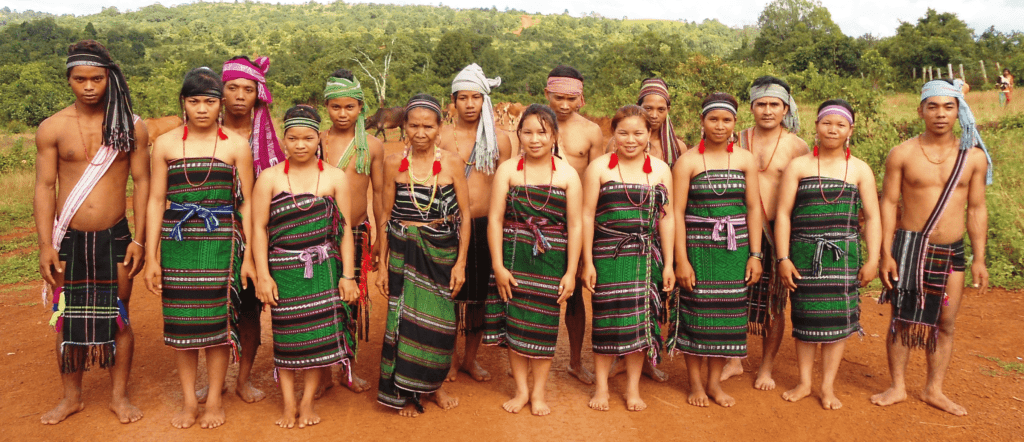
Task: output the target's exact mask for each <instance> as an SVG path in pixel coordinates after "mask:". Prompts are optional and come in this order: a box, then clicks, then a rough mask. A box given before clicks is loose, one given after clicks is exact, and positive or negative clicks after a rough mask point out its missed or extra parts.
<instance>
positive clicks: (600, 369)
mask: <svg viewBox="0 0 1024 442" xmlns="http://www.w3.org/2000/svg"><path fill="white" fill-rule="evenodd" d="M612 131H613V132H612V136H613V139H614V140H615V151H614V152H612V153H610V154H606V155H603V156H601V157H599V158H597V159H596V160H594V161H593V162H591V163H590V166H588V167H587V172H586V174H585V176H584V191H583V274H582V277H581V279H582V280H583V284H584V286H585V287H586V288H587V289H588V290H590V291H591V292H592V293H593V297H592V301H591V303H592V306H593V312H594V313H593V336H592V338H591V341H592V342H593V345H594V368H595V370H596V376H597V390H596V391H595V392H594V396H593V397H592V398H591V399H590V403H589V406H590V408H593V409H595V410H601V411H604V410H608V396H609V392H608V372H609V370H610V369H611V365H612V362H613V361H614V360H615V358H616V357H617V356H623V357H624V359H625V363H626V373H627V376H628V381H627V386H626V393H625V399H626V409H627V410H629V411H641V410H643V409H645V408H647V404H646V403H644V401H643V399H641V398H640V372H641V370H642V369H643V365H644V359H645V358H647V359H649V360H650V362H651V364H652V365H655V364H657V362H658V361H659V360H660V358H661V355H660V353H661V346H662V340H661V329H660V328H659V327H658V318H659V316H660V314H661V312H662V311H663V308H662V299H661V295H660V294H659V293H658V291H659V290H662V291H665V292H668V291H671V290H672V288H673V287H674V286H675V274H674V273H673V271H672V260H673V252H672V248H673V247H674V241H673V232H674V231H675V223H674V221H673V219H672V218H673V214H672V213H671V212H670V211H666V210H665V206H666V205H668V204H669V202H670V201H672V191H671V190H670V189H672V171H671V169H669V167H668V165H667V164H665V162H664V161H661V160H659V159H657V158H652V156H651V154H650V148H651V146H650V142H649V141H650V136H651V121H650V117H649V116H648V115H647V112H646V111H644V110H643V109H642V108H641V107H640V106H636V105H629V106H624V107H622V108H620V109H619V110H618V112H616V113H615V116H614V117H613V118H612Z"/></svg>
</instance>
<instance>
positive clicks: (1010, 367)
mask: <svg viewBox="0 0 1024 442" xmlns="http://www.w3.org/2000/svg"><path fill="white" fill-rule="evenodd" d="M976 356H978V357H979V358H982V359H985V360H988V361H992V362H995V363H996V366H998V367H999V368H1001V369H1002V370H1003V372H999V371H995V370H990V369H985V368H983V369H982V372H983V373H985V374H987V375H990V376H996V375H999V376H1005V375H1012V374H1015V373H1016V374H1022V375H1024V362H1021V361H1010V362H1006V361H1003V360H1002V359H999V358H997V357H995V356H982V355H976Z"/></svg>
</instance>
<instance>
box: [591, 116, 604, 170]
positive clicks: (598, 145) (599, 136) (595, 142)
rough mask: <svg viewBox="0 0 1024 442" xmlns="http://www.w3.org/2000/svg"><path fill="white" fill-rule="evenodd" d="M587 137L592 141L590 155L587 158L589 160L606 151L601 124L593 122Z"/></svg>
mask: <svg viewBox="0 0 1024 442" xmlns="http://www.w3.org/2000/svg"><path fill="white" fill-rule="evenodd" d="M587 138H588V139H589V141H590V157H589V158H588V159H587V161H588V162H589V161H594V160H596V159H597V158H598V157H600V156H601V155H604V153H605V152H604V151H605V143H604V134H603V133H601V126H598V125H597V124H594V123H591V126H590V130H588V131H587Z"/></svg>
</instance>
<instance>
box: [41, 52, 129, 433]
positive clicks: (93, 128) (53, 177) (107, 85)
mask: <svg viewBox="0 0 1024 442" xmlns="http://www.w3.org/2000/svg"><path fill="white" fill-rule="evenodd" d="M67 76H68V84H69V85H70V86H71V91H72V92H73V93H74V94H75V102H74V104H72V105H71V106H68V107H66V108H64V109H62V110H61V111H60V112H57V113H56V114H54V115H53V116H51V117H50V118H47V119H46V120H45V121H43V123H42V124H40V125H39V130H38V131H37V132H36V147H37V148H38V152H37V153H36V186H35V200H34V207H35V222H36V229H37V232H38V234H39V273H40V274H42V277H43V280H44V281H45V282H46V284H47V286H48V287H49V288H51V289H52V294H53V297H52V298H51V299H47V301H51V300H52V301H53V304H54V308H53V310H54V314H53V317H52V319H51V320H50V325H52V326H54V327H55V328H56V330H57V358H58V366H59V368H60V376H61V381H62V382H63V384H64V398H63V399H62V400H61V401H60V403H59V404H57V407H56V408H54V409H53V410H50V411H49V412H47V413H45V414H43V416H42V418H41V419H40V421H41V422H42V423H44V424H56V423H58V422H60V421H62V420H64V419H65V418H67V417H68V416H70V415H72V414H74V413H77V412H79V411H81V410H82V409H83V408H85V403H84V402H83V401H82V373H83V372H84V371H85V370H86V369H87V368H88V365H90V364H97V363H98V364H99V366H100V367H101V368H110V369H111V370H110V378H111V384H112V390H113V391H112V393H113V394H112V397H111V401H110V410H111V411H113V412H114V414H115V415H117V418H118V420H120V421H121V422H122V423H129V422H135V421H137V420H139V419H141V418H142V412H141V411H140V410H139V409H138V408H136V407H135V406H134V405H132V404H131V403H130V402H129V401H128V375H129V373H130V371H131V365H132V353H133V350H134V346H135V338H134V334H133V333H132V328H131V324H130V322H129V320H128V300H129V298H130V297H131V294H132V278H133V277H134V276H135V275H136V274H137V273H138V272H139V271H140V270H142V266H143V258H144V256H145V226H146V201H147V200H148V197H149V153H148V152H147V151H146V148H145V146H146V145H147V144H148V136H147V133H146V126H145V125H144V124H143V123H142V121H141V120H140V119H138V117H135V116H133V115H132V108H131V98H130V97H129V95H128V86H127V84H126V83H125V79H124V75H123V74H122V73H121V68H120V67H119V66H118V65H117V64H115V63H114V62H113V61H112V60H111V59H110V53H109V52H107V49H106V48H105V47H103V45H101V44H100V43H98V42H95V41H92V40H83V41H80V42H78V43H75V44H73V45H71V47H70V48H68V60H67ZM140 146H141V148H140ZM129 175H131V177H132V182H133V186H134V189H133V190H134V192H133V209H134V215H133V217H132V218H133V219H132V221H133V222H134V223H135V232H136V234H137V238H138V239H132V233H131V231H130V230H129V229H128V219H127V218H125V208H126V206H127V203H126V199H125V195H126V192H125V191H126V188H127V185H128V176H129ZM58 183H59V185H58ZM118 195H120V197H119V198H116V197H117V196H118ZM55 197H56V198H55ZM46 295H50V291H49V290H47V292H46V293H45V294H44V296H46Z"/></svg>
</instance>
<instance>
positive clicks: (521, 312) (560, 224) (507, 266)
mask: <svg viewBox="0 0 1024 442" xmlns="http://www.w3.org/2000/svg"><path fill="white" fill-rule="evenodd" d="M517 133H518V135H519V145H520V147H521V148H520V152H521V155H520V157H519V158H517V159H512V160H509V161H506V162H504V163H503V164H501V166H499V167H498V170H497V171H496V172H495V176H494V182H493V188H492V192H493V195H492V197H491V207H490V213H489V214H488V219H490V222H489V223H488V226H487V239H488V242H489V243H490V250H491V262H492V263H493V267H494V279H495V284H496V286H497V290H496V291H493V292H492V293H491V294H490V295H489V296H488V299H487V312H486V316H485V324H484V344H487V345H502V346H505V347H508V360H509V365H511V366H512V377H513V378H515V381H516V395H515V397H513V398H512V399H510V400H509V401H507V402H505V403H504V404H503V405H502V408H504V409H505V411H508V412H510V413H518V412H519V410H521V409H522V408H523V407H524V406H525V405H526V403H527V402H529V403H530V411H531V412H532V413H533V414H534V415H536V416H544V415H547V414H550V413H551V409H550V408H548V405H547V402H546V401H545V400H544V393H545V388H546V385H547V379H548V371H549V370H550V369H551V360H552V358H554V356H555V345H556V343H557V340H558V319H559V314H560V313H561V307H560V305H561V304H563V303H565V300H566V299H568V298H569V297H570V296H572V292H573V289H574V288H575V285H576V267H577V265H578V263H579V259H580V247H581V246H582V241H583V235H582V226H583V224H582V220H581V219H580V211H581V207H582V202H581V201H582V198H583V193H582V192H583V191H582V187H581V185H580V178H579V175H577V174H576V170H575V169H573V168H572V166H571V165H569V163H567V162H565V161H564V160H562V159H561V158H556V157H555V152H554V150H555V147H556V144H557V140H558V121H557V118H556V117H555V113H554V111H552V110H551V108H549V107H547V106H544V105H541V104H533V105H530V107H528V108H526V110H525V111H524V112H523V115H522V118H521V119H520V120H519V129H518V130H517ZM530 371H533V379H534V381H533V390H532V392H531V390H530V388H529V385H528V383H527V377H528V376H529V374H530Z"/></svg>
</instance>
